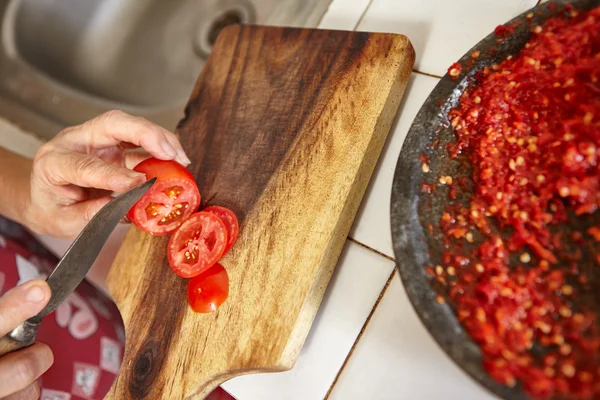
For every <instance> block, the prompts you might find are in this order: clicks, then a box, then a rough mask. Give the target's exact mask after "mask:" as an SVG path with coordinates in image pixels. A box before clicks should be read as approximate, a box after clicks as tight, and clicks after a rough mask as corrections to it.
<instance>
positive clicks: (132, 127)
mask: <svg viewBox="0 0 600 400" xmlns="http://www.w3.org/2000/svg"><path fill="white" fill-rule="evenodd" d="M60 140H64V141H65V142H66V143H69V144H70V145H71V146H73V147H72V148H73V149H76V150H77V151H81V152H87V150H89V147H90V146H91V147H92V148H96V149H102V148H106V147H110V146H117V145H120V144H121V143H122V142H127V143H131V144H133V145H136V146H141V147H143V148H144V149H146V150H147V151H148V152H149V153H150V154H152V156H154V157H156V158H159V159H161V160H173V159H177V160H178V161H179V160H181V161H183V162H186V161H188V158H187V156H186V155H185V152H184V151H183V148H182V147H181V144H180V143H179V140H178V139H177V137H176V136H175V135H174V134H173V133H172V132H169V131H168V130H166V129H164V128H163V127H161V126H159V125H156V124H153V123H152V122H150V121H148V120H146V119H144V118H141V117H134V116H132V115H129V114H126V113H124V112H122V111H109V112H106V113H104V114H102V115H100V116H98V117H96V118H94V119H92V120H90V121H88V122H86V123H84V124H83V125H80V126H78V127H74V128H71V129H68V130H67V131H66V132H65V133H64V135H61V139H60ZM188 164H189V163H188Z"/></svg>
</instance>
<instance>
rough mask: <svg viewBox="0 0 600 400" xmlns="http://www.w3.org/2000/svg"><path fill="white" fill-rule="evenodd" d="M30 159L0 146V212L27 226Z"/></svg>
mask: <svg viewBox="0 0 600 400" xmlns="http://www.w3.org/2000/svg"><path fill="white" fill-rule="evenodd" d="M31 170H32V160H30V159H27V158H25V157H22V156H19V155H17V154H14V153H11V152H9V151H8V150H4V149H2V148H0V187H2V188H3V189H2V190H1V191H0V214H3V215H5V216H6V217H8V218H10V219H12V220H13V221H15V222H18V223H20V224H22V225H24V226H26V227H29V223H28V222H29V220H30V218H29V217H28V214H29V212H28V209H29V205H30V204H31V184H30V180H31Z"/></svg>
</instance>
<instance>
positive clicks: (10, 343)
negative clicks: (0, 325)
mask: <svg viewBox="0 0 600 400" xmlns="http://www.w3.org/2000/svg"><path fill="white" fill-rule="evenodd" d="M39 326H40V324H39V323H31V322H28V321H25V322H23V323H22V324H21V325H19V326H17V327H16V328H15V329H13V331H12V332H10V333H9V334H8V335H5V336H3V337H2V338H0V357H2V356H4V355H6V354H8V353H12V352H13V351H17V350H20V349H23V348H25V347H28V346H31V345H32V344H33V342H35V335H36V334H37V330H38V328H39Z"/></svg>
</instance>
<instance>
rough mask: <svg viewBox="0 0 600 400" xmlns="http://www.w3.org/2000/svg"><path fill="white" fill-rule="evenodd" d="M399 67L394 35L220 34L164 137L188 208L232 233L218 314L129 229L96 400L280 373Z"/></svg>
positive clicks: (340, 235) (373, 157)
mask: <svg viewBox="0 0 600 400" xmlns="http://www.w3.org/2000/svg"><path fill="white" fill-rule="evenodd" d="M414 57H415V56H414V51H413V48H412V46H411V44H410V42H409V41H408V39H407V38H406V37H404V36H402V35H393V34H375V33H363V32H342V31H326V30H313V29H288V28H275V27H260V26H231V27H228V28H226V29H224V30H223V31H222V32H221V34H220V36H219V38H218V40H217V43H216V44H215V46H214V49H213V51H212V53H211V55H210V57H209V59H208V62H207V64H206V66H205V67H204V69H203V71H202V74H201V75H200V78H199V79H198V82H197V84H196V86H195V88H194V91H193V93H192V95H191V97H190V100H189V103H188V104H187V107H186V109H185V117H184V119H183V120H182V121H181V122H180V124H179V126H178V128H177V133H178V135H179V137H180V138H181V141H182V144H183V147H184V148H185V149H186V151H187V154H188V155H189V156H190V158H191V160H192V165H191V166H190V170H191V171H192V173H193V175H194V176H195V177H196V179H197V182H198V187H199V188H200V192H201V194H202V203H203V204H202V205H203V206H206V205H222V206H225V207H229V208H230V209H232V210H233V211H234V212H235V213H236V214H237V216H238V218H239V220H240V226H241V231H240V236H239V239H238V241H237V244H236V245H235V246H234V248H233V250H232V251H231V252H230V253H228V254H227V255H226V256H225V258H224V259H223V260H222V264H223V266H225V268H226V269H227V271H228V273H229V278H230V289H229V299H228V300H227V302H226V303H225V304H224V305H223V306H222V307H221V308H220V309H219V310H218V311H217V312H214V313H212V314H204V315H203V314H195V313H194V312H192V311H191V309H190V308H189V306H188V304H187V300H186V294H185V293H186V284H187V280H184V279H181V278H179V277H177V276H176V275H175V274H174V273H173V272H172V271H171V268H170V267H169V265H168V262H167V260H166V257H165V255H166V247H167V241H168V238H165V237H162V238H161V237H151V236H149V235H146V234H144V233H143V232H141V231H140V230H139V229H137V228H135V227H132V228H131V230H130V231H129V233H128V235H127V237H126V239H125V241H124V243H123V246H122V247H121V249H120V251H119V253H118V255H117V258H116V259H115V261H114V264H113V266H112V269H111V271H110V274H109V277H108V282H107V284H108V289H109V291H110V293H111V295H112V296H113V297H114V299H115V302H116V303H117V305H118V307H119V309H120V311H121V314H122V316H123V320H124V324H125V330H126V337H127V343H126V346H125V352H124V361H123V364H122V366H121V370H120V372H119V374H118V377H117V379H116V381H115V383H114V384H113V387H112V389H111V391H110V393H109V395H108V398H109V399H115V400H123V399H183V398H198V399H202V398H204V397H205V396H206V395H207V394H209V393H210V392H211V391H212V390H213V389H214V388H215V387H217V386H218V385H219V384H221V383H222V382H224V381H226V380H228V379H230V378H232V377H234V376H237V375H241V374H247V373H253V372H276V371H284V370H288V369H290V368H292V367H293V365H294V362H295V361H296V359H297V357H298V353H299V352H300V349H301V348H302V345H303V343H304V340H305V338H306V336H307V334H308V332H309V329H310V327H311V323H312V321H313V318H314V316H315V313H316V312H317V309H318V307H319V304H320V302H321V300H322V297H323V294H324V292H325V289H326V287H327V284H328V281H329V279H330V277H331V274H332V272H333V270H334V268H335V265H336V262H337V259H338V257H339V255H340V252H341V250H342V247H343V245H344V242H345V240H346V236H347V234H348V231H349V229H350V227H351V225H352V221H353V219H354V216H355V213H356V211H357V209H358V206H359V204H360V201H361V198H362V196H363V194H364V191H365V189H366V187H367V184H368V182H369V178H370V176H371V173H372V172H373V168H374V167H375V164H376V162H377V158H378V157H379V154H380V152H381V148H382V146H383V144H384V142H385V139H386V136H387V134H388V132H389V130H390V127H391V124H392V121H393V119H394V116H395V114H396V112H397V109H398V106H399V104H400V100H401V98H402V96H403V93H404V89H405V87H406V83H407V80H408V77H409V75H410V73H411V69H412V66H413V63H414ZM381 229H389V228H388V227H387V226H386V227H383V226H382V227H381ZM365 268H369V266H368V265H365Z"/></svg>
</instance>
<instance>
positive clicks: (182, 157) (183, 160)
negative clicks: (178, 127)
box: [167, 132, 192, 167]
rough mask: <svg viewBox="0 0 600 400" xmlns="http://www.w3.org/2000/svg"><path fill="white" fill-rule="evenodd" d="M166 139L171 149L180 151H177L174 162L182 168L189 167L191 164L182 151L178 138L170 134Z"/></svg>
mask: <svg viewBox="0 0 600 400" xmlns="http://www.w3.org/2000/svg"><path fill="white" fill-rule="evenodd" d="M169 133H170V132H169ZM167 139H168V140H169V142H170V143H171V145H172V146H173V147H175V148H176V149H181V150H177V157H175V161H177V162H178V163H179V164H181V165H183V166H184V167H187V166H188V165H190V164H191V163H192V162H191V161H190V159H189V158H188V156H187V155H186V154H185V152H184V151H183V147H182V146H181V143H180V142H179V138H178V137H177V136H175V135H174V134H172V133H171V134H170V135H167Z"/></svg>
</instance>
